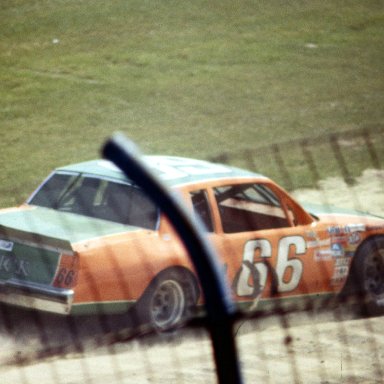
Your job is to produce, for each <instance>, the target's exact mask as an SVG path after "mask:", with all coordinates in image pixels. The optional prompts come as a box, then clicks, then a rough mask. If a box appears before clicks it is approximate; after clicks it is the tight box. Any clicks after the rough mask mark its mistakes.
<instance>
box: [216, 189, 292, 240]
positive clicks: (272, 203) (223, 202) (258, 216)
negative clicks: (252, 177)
mask: <svg viewBox="0 0 384 384" xmlns="http://www.w3.org/2000/svg"><path fill="white" fill-rule="evenodd" d="M214 193H215V197H216V201H217V205H218V207H219V212H220V216H221V221H222V225H223V230H224V232H226V233H236V232H246V231H257V230H262V229H272V228H282V227H288V226H289V221H288V219H287V217H286V215H285V211H284V210H283V208H282V206H281V203H280V201H279V199H278V197H277V196H276V195H275V193H274V192H273V191H272V190H271V189H269V188H268V187H267V186H265V185H264V184H240V185H229V186H223V187H218V188H215V189H214Z"/></svg>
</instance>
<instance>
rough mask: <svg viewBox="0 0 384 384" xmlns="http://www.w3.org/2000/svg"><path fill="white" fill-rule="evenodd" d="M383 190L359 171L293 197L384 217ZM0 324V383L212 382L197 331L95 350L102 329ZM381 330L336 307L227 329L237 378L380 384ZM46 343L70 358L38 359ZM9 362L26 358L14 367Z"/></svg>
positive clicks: (20, 316)
mask: <svg viewBox="0 0 384 384" xmlns="http://www.w3.org/2000/svg"><path fill="white" fill-rule="evenodd" d="M383 184H384V172H379V171H366V172H365V173H364V174H363V175H362V176H361V178H359V180H358V183H357V184H356V185H355V186H354V187H353V188H348V187H347V186H346V185H345V184H344V183H343V182H341V181H340V180H335V179H328V180H324V181H323V182H321V183H320V188H321V192H318V191H315V190H305V191H304V190H302V191H296V193H295V195H296V197H298V198H299V199H305V200H307V201H314V200H316V201H323V202H324V201H325V202H327V203H332V204H337V205H341V206H344V207H349V208H359V209H363V210H367V211H370V212H372V213H376V214H380V215H383V216H384V194H383ZM331 187H332V188H333V189H331ZM325 191H327V193H326V194H324V193H325ZM0 317H1V319H0V383H4V384H7V383H12V384H19V383H20V384H21V383H22V384H30V383H31V384H32V383H38V384H51V383H54V384H77V383H89V384H99V383H100V384H101V383H102V384H105V383H108V384H116V383H137V384H141V383H159V384H171V383H177V384H179V383H180V384H183V383H204V384H207V383H215V382H216V377H215V366H214V363H213V361H212V351H211V344H210V341H209V339H208V337H207V335H206V334H205V333H204V332H203V331H199V332H197V331H196V330H184V331H179V332H177V333H174V334H167V335H161V336H159V335H156V336H153V337H151V338H146V339H144V340H142V339H140V340H133V341H130V342H119V343H114V344H111V345H106V343H103V344H104V345H103V346H99V347H97V348H95V347H94V343H95V339H96V338H95V335H100V333H102V332H101V331H100V329H102V328H103V327H105V324H101V325H100V324H96V325H95V324H91V323H87V322H84V323H82V324H72V323H71V324H68V323H67V322H62V321H61V320H58V319H57V318H56V317H54V316H46V317H43V318H41V317H38V318H36V317H30V318H29V317H28V316H27V315H26V314H25V313H24V312H23V311H19V310H10V311H6V312H1V311H0ZM383 326H384V317H372V318H361V317H358V316H356V315H355V314H354V313H353V312H352V311H348V310H344V309H342V308H336V310H328V311H318V312H316V313H307V312H303V313H295V314H291V315H289V316H284V317H274V318H271V317H269V318H265V319H258V320H250V321H246V322H243V323H241V324H238V325H237V326H236V329H235V331H236V341H237V346H238V350H239V356H240V364H241V369H242V374H243V376H244V379H245V380H244V381H245V382H246V383H270V384H274V383H284V384H289V383H295V384H296V383H303V384H307V383H313V384H315V383H318V384H336V383H345V384H347V383H348V384H352V383H356V384H357V383H359V384H368V383H383V382H384V335H383V332H382V330H383ZM104 329H105V328H104ZM104 341H105V339H104ZM47 345H49V346H52V348H56V347H59V346H61V345H69V346H70V351H66V352H65V353H57V354H53V356H51V357H49V358H43V359H40V358H38V359H36V353H37V351H38V350H39V349H41V347H42V346H45V347H46V346H47ZM15 356H16V357H17V356H21V357H23V356H30V357H31V360H30V361H26V362H17V360H15Z"/></svg>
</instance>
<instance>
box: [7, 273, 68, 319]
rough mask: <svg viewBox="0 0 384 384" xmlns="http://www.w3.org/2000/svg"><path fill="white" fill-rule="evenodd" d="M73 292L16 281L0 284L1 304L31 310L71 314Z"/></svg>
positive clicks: (10, 280) (11, 280)
mask: <svg viewBox="0 0 384 384" xmlns="http://www.w3.org/2000/svg"><path fill="white" fill-rule="evenodd" d="M73 294H74V292H73V290H72V289H63V288H54V287H51V286H49V285H45V284H37V283H29V282H25V281H20V280H16V279H9V280H7V281H4V282H0V302H2V303H6V304H10V305H16V306H18V307H24V308H29V309H38V310H40V311H47V312H53V313H58V314H62V315H67V314H69V312H70V310H71V306H72V302H73Z"/></svg>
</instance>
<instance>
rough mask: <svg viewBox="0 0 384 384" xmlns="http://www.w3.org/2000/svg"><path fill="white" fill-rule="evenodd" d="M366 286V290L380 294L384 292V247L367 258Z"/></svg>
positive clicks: (373, 293) (375, 294)
mask: <svg viewBox="0 0 384 384" xmlns="http://www.w3.org/2000/svg"><path fill="white" fill-rule="evenodd" d="M364 272H365V279H364V286H365V290H366V292H368V293H370V294H372V295H374V296H380V295H382V294H383V293H384V249H378V250H377V251H375V252H372V253H371V254H370V255H367V257H366V259H365V271H364Z"/></svg>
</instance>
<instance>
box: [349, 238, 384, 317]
mask: <svg viewBox="0 0 384 384" xmlns="http://www.w3.org/2000/svg"><path fill="white" fill-rule="evenodd" d="M351 277H352V280H353V281H354V283H355V284H354V285H355V293H357V294H358V295H359V296H360V297H361V298H362V299H363V300H362V301H363V305H362V306H361V307H362V308H361V309H363V311H364V312H365V314H369V315H376V314H382V313H384V237H374V238H372V239H369V240H367V241H366V242H365V243H364V244H363V245H362V246H361V247H360V248H359V249H358V252H357V254H356V256H355V259H354V262H353V265H352V269H351Z"/></svg>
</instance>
